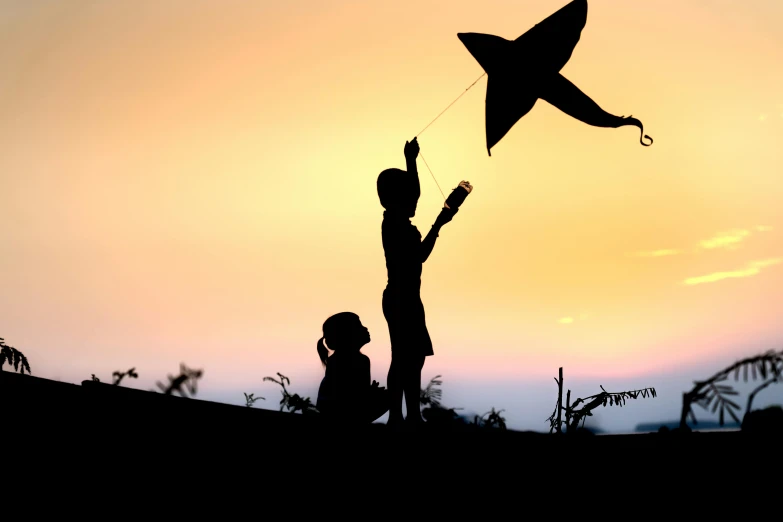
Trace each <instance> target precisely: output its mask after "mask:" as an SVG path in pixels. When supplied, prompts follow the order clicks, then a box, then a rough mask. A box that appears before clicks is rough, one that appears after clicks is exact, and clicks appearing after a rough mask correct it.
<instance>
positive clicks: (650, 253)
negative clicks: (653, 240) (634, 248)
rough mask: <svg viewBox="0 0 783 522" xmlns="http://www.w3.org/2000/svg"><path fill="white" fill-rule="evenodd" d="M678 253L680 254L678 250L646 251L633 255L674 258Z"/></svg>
mask: <svg viewBox="0 0 783 522" xmlns="http://www.w3.org/2000/svg"><path fill="white" fill-rule="evenodd" d="M679 253H680V251H679V250H674V249H662V250H647V251H641V252H636V253H635V254H634V255H635V256H637V257H664V256H674V255H677V254H679Z"/></svg>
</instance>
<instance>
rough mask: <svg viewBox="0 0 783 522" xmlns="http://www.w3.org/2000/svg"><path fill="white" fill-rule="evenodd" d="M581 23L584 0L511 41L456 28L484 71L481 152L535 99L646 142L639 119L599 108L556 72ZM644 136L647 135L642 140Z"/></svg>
mask: <svg viewBox="0 0 783 522" xmlns="http://www.w3.org/2000/svg"><path fill="white" fill-rule="evenodd" d="M586 22H587V0H573V1H572V2H571V3H569V4H568V5H566V6H565V7H562V8H561V9H560V10H559V11H557V12H555V13H554V14H552V15H551V16H549V17H548V18H546V19H544V20H543V21H542V22H540V23H538V24H536V25H535V26H533V28H531V29H530V30H529V31H527V32H526V33H524V34H523V35H522V36H520V37H519V38H517V39H516V40H514V41H510V40H506V39H505V38H501V37H499V36H494V35H490V34H482V33H458V34H457V37H458V38H459V39H460V40H461V41H462V43H463V44H464V45H465V47H467V49H468V51H469V52H470V54H472V55H473V57H474V58H475V59H476V61H478V63H479V65H481V67H482V68H483V69H484V72H485V74H486V75H487V94H486V101H485V105H486V108H485V111H486V116H485V125H486V139H487V154H489V155H490V156H492V153H491V152H490V150H491V149H492V147H493V146H494V145H496V144H497V143H498V142H499V141H500V140H501V139H502V138H503V137H504V136H505V135H506V134H507V133H508V131H509V130H511V127H513V126H514V124H516V122H517V121H519V119H520V118H522V117H523V116H524V115H525V114H527V113H528V112H530V110H531V109H532V108H533V106H534V105H535V104H536V101H537V100H538V99H539V98H540V99H542V100H544V101H546V102H548V103H550V104H552V105H554V106H555V107H557V108H558V109H560V110H561V111H563V112H564V113H566V114H568V115H569V116H571V117H573V118H576V119H578V120H580V121H582V122H584V123H587V124H588V125H592V126H594V127H610V128H617V127H623V126H625V125H635V126H636V127H639V130H640V132H641V136H640V138H639V142H640V143H641V144H642V145H644V146H645V147H647V146H649V145H652V141H653V140H652V138H650V137H649V136H647V135H646V134H644V128H643V126H642V122H640V121H639V120H638V119H636V118H634V117H633V116H628V117H624V116H614V115H612V114H609V113H608V112H606V111H605V110H603V109H602V108H601V107H600V106H599V105H598V104H597V103H596V102H594V101H593V100H592V99H591V98H590V97H589V96H587V95H586V94H585V93H583V92H582V91H581V90H580V89H579V88H578V87H577V86H576V85H574V84H573V83H571V82H570V81H569V80H568V79H566V78H565V77H564V76H563V75H562V74H560V69H562V68H563V66H565V64H566V63H567V62H568V60H569V59H570V58H571V53H573V51H574V47H575V46H576V44H577V42H579V37H580V35H581V33H582V29H583V28H584V26H585V23H586ZM644 138H647V139H648V140H650V142H649V143H645V142H644Z"/></svg>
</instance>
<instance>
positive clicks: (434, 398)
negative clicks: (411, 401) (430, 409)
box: [419, 375, 443, 407]
mask: <svg viewBox="0 0 783 522" xmlns="http://www.w3.org/2000/svg"><path fill="white" fill-rule="evenodd" d="M440 377H441V376H440V375H436V376H435V377H433V378H432V379H430V382H429V383H428V384H427V387H426V388H424V389H423V390H421V394H420V399H419V402H420V404H421V405H422V406H436V407H437V406H440V398H441V397H442V396H443V390H441V389H440V388H439V387H440V385H442V384H443V381H442V380H440Z"/></svg>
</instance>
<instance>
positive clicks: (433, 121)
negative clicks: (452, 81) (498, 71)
mask: <svg viewBox="0 0 783 522" xmlns="http://www.w3.org/2000/svg"><path fill="white" fill-rule="evenodd" d="M486 74H487V73H486V72H484V73H483V74H482V75H481V76H479V77H478V78H476V80H475V81H474V82H473V83H471V84H470V85H468V87H467V88H466V89H465V90H464V91H462V93H461V94H460V95H459V96H457V97H456V98H455V99H454V101H452V102H451V103H449V105H448V106H447V107H446V108H445V109H443V110H442V111H440V114H438V115H437V116H435V119H433V120H432V121H431V122H429V123H428V124H427V126H426V127H424V128H423V129H421V130H420V131H419V132H418V134H416V136H415V137H416V138H418V137H419V135H420V134H422V133H423V132H424V131H425V130H427V129H428V128H429V126H430V125H432V124H433V123H435V120H437V119H438V118H440V117H441V116H442V115H443V113H444V112H446V111H447V110H449V109H450V108H451V106H452V105H454V104H455V103H457V100H459V99H460V98H462V96H463V95H464V94H465V93H466V92H468V91H469V90H470V88H471V87H473V86H474V85H476V84H477V83H478V81H479V80H480V79H482V78H483V77H484V76H486ZM419 156H421V159H422V161H423V162H424V165H425V166H426V167H427V170H429V171H430V176H432V179H433V180H435V184H436V185H437V186H438V190H440V195H441V196H443V200H444V201H445V200H446V195H445V194H443V189H441V188H440V183H438V180H437V179H436V178H435V174H433V173H432V169H431V168H430V166H429V164H427V160H426V159H424V155H423V154H422V153H421V150H419Z"/></svg>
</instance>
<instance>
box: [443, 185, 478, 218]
mask: <svg viewBox="0 0 783 522" xmlns="http://www.w3.org/2000/svg"><path fill="white" fill-rule="evenodd" d="M472 191H473V185H471V184H470V181H460V183H459V185H457V187H456V188H455V189H454V190H452V191H451V194H449V197H448V198H446V202H445V203H444V204H443V206H444V207H445V208H449V209H451V210H454V211H455V212H456V210H457V209H458V208H459V206H460V205H462V202H463V201H465V198H467V197H468V194H470V193H471V192H472Z"/></svg>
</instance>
